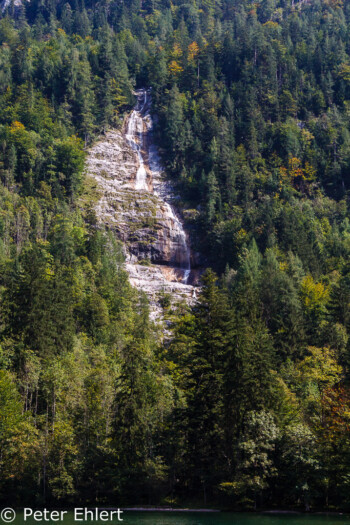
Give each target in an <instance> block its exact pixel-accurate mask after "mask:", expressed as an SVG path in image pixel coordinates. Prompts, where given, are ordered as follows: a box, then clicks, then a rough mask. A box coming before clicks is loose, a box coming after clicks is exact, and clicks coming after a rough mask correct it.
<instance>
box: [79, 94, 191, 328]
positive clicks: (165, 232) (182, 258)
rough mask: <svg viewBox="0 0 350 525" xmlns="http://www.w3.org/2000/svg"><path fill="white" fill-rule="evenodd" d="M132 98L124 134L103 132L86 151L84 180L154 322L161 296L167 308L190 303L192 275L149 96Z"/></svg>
mask: <svg viewBox="0 0 350 525" xmlns="http://www.w3.org/2000/svg"><path fill="white" fill-rule="evenodd" d="M136 95H137V98H138V103H137V105H136V107H135V109H134V110H133V111H132V113H131V114H130V116H129V119H128V120H127V122H126V125H125V127H124V130H123V131H117V130H110V131H108V132H107V133H106V135H105V136H103V137H101V139H100V140H99V141H98V142H97V143H96V144H95V145H94V146H93V147H92V148H91V149H90V151H89V153H88V159H87V174H88V176H91V177H94V179H95V180H96V182H97V189H98V192H99V194H100V198H99V201H98V204H97V205H96V209H95V211H96V215H97V218H98V220H99V221H100V223H102V224H104V225H106V226H107V227H108V228H110V229H112V230H113V231H114V232H115V233H116V235H117V236H118V238H119V239H121V240H122V241H123V242H124V243H125V253H126V259H127V264H126V269H127V271H128V272H129V275H130V282H131V283H132V284H133V285H134V286H136V287H137V288H139V289H141V290H143V291H145V292H146V294H147V295H148V297H149V300H150V306H151V313H152V317H153V318H154V319H155V318H157V317H159V314H160V313H161V297H163V296H164V294H170V296H171V300H172V303H176V302H179V301H186V302H187V303H193V302H194V301H195V300H196V295H197V291H196V289H195V287H194V286H193V284H196V283H197V282H198V278H197V274H198V272H195V271H192V272H191V251H190V246H189V241H188V237H187V234H186V232H185V230H184V228H183V223H182V221H181V218H180V217H179V214H178V213H177V211H176V209H175V207H174V200H175V197H174V192H173V189H172V187H171V185H170V184H169V183H168V182H167V181H166V180H165V178H164V174H163V170H162V167H161V164H160V161H159V157H158V152H157V149H156V147H155V146H154V144H153V142H152V119H151V116H150V113H149V108H150V96H149V93H148V92H146V91H145V90H140V91H138V92H136ZM192 259H193V257H192ZM147 261H148V263H147ZM140 262H143V264H139V263H140ZM145 262H146V265H145ZM189 283H191V284H189Z"/></svg>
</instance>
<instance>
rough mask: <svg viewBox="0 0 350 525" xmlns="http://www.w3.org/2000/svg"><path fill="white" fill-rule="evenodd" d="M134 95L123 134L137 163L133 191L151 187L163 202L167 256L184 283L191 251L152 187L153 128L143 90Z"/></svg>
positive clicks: (156, 172)
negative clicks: (170, 246)
mask: <svg viewBox="0 0 350 525" xmlns="http://www.w3.org/2000/svg"><path fill="white" fill-rule="evenodd" d="M136 96H137V104H136V107H135V109H134V110H133V111H132V112H131V114H130V117H129V121H128V126H127V133H126V140H127V142H128V144H129V145H130V146H131V147H132V149H133V150H134V151H135V152H136V154H137V157H138V161H139V166H138V169H137V172H136V178H135V189H136V190H145V191H149V188H150V187H151V188H153V192H154V194H155V195H157V196H158V197H159V199H162V200H163V203H164V207H163V210H164V211H163V219H164V218H165V219H167V220H168V221H169V223H170V230H171V235H172V237H174V236H175V238H176V240H177V242H176V244H175V246H176V248H175V249H174V250H173V251H174V253H172V254H171V263H172V264H173V265H174V266H176V267H179V268H181V269H182V270H183V278H182V282H183V283H184V284H187V282H188V280H189V277H190V274H191V252H190V249H189V246H188V242H187V237H186V233H185V231H184V228H183V225H182V222H181V221H180V220H179V218H178V217H177V215H176V212H175V209H174V208H173V206H172V205H171V204H169V202H166V201H165V200H164V191H163V192H159V191H157V188H156V187H155V184H154V182H155V179H156V178H159V176H160V174H161V172H162V168H161V165H160V162H159V157H158V152H157V150H156V148H155V147H154V145H151V147H150V146H149V142H150V141H148V140H147V134H148V133H150V132H151V130H152V126H153V122H152V118H151V115H150V113H149V109H148V105H147V103H148V99H147V91H146V90H144V89H143V90H139V91H137V92H136ZM144 154H145V155H146V156H147V158H148V162H146V160H145V158H144ZM146 165H147V168H148V172H149V178H150V182H149V184H147V170H146ZM162 194H163V195H162ZM164 242H165V243H166V242H167V240H166V239H165V240H164ZM172 244H174V243H172Z"/></svg>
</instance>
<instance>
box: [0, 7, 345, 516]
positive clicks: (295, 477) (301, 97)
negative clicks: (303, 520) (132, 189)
mask: <svg viewBox="0 0 350 525" xmlns="http://www.w3.org/2000/svg"><path fill="white" fill-rule="evenodd" d="M145 86H147V87H150V88H152V100H153V112H154V115H155V116H156V117H157V120H156V122H157V125H156V141H157V144H158V147H159V150H160V152H161V156H162V162H163V164H164V166H165V167H166V172H167V176H168V177H169V178H170V179H171V181H172V183H173V184H174V185H175V186H176V189H177V191H178V193H179V195H180V199H181V207H182V208H183V210H184V217H185V219H186V227H187V228H188V231H190V234H191V244H192V246H193V249H195V250H197V251H198V253H200V254H201V265H202V267H203V269H204V268H206V270H205V271H204V272H203V276H202V287H201V291H200V294H199V298H198V302H197V304H195V305H194V306H193V307H191V308H190V307H185V306H183V307H181V308H179V309H178V310H174V311H172V312H170V313H169V315H170V314H171V319H172V337H171V338H170V339H169V340H164V338H163V337H162V334H161V333H159V330H157V329H156V328H155V326H154V325H153V323H152V321H151V320H150V318H149V307H148V303H147V298H146V297H145V296H144V295H143V294H142V293H139V292H138V291H137V290H136V289H134V288H133V287H132V286H131V285H130V284H129V281H128V275H127V273H126V271H125V268H124V256H123V250H122V245H121V243H120V241H118V240H117V239H116V238H115V236H114V235H113V234H112V233H111V232H110V231H108V230H107V229H103V228H101V227H100V226H99V225H98V224H97V219H96V214H95V212H94V200H93V197H92V196H91V188H89V185H88V183H87V179H86V177H85V174H84V165H85V164H84V163H85V156H86V148H87V147H89V145H90V144H92V143H93V142H94V140H96V138H97V137H98V136H99V135H100V134H102V133H104V132H105V131H106V130H107V129H108V128H120V127H121V126H122V122H123V119H124V117H125V115H126V114H127V113H128V112H129V111H130V109H131V108H132V106H133V105H134V103H135V97H134V95H133V90H134V89H135V88H140V87H145ZM349 173H350V3H349V2H346V1H345V0H344V1H342V0H322V1H321V0H300V2H296V1H295V0H294V1H291V0H256V1H254V2H252V1H250V0H124V1H118V0H100V1H95V0H85V3H84V0H28V1H27V0H17V1H16V2H13V0H12V1H8V0H3V2H2V3H1V15H0V500H1V501H2V502H6V503H7V504H11V505H13V506H16V505H20V506H23V505H27V504H28V503H31V504H35V505H36V506H40V505H44V504H50V505H56V506H60V507H64V506H66V507H69V506H71V505H73V504H74V503H75V502H79V504H87V505H95V504H103V505H113V504H114V505H115V504H118V505H125V504H130V505H138V504H149V505H154V504H162V505H173V506H184V505H192V506H202V507H203V506H216V507H220V508H226V509H239V510H254V509H261V508H281V507H283V508H298V509H302V510H310V509H311V510H319V509H328V510H329V509H349V508H350V490H349V489H350V432H349V430H350V340H349V335H350V262H349V255H350V210H349V204H350V203H349V190H350V176H349Z"/></svg>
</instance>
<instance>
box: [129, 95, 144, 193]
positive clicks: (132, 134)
mask: <svg viewBox="0 0 350 525" xmlns="http://www.w3.org/2000/svg"><path fill="white" fill-rule="evenodd" d="M143 98H144V101H143V105H142V106H141V107H140V99H139V97H138V103H137V105H136V108H135V109H134V110H133V111H132V112H131V115H130V117H129V122H128V128H127V132H126V140H127V142H128V144H129V145H130V146H131V147H132V149H133V150H134V151H135V152H136V154H137V157H138V161H139V167H138V170H137V173H136V179H135V189H136V190H146V191H147V190H148V186H147V172H146V168H145V163H144V160H143V155H142V150H141V148H142V146H143V133H144V131H143V129H144V128H143V124H144V122H143V118H142V114H141V112H142V111H143V109H144V107H145V105H146V103H147V93H146V91H145V92H144V97H143Z"/></svg>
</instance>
